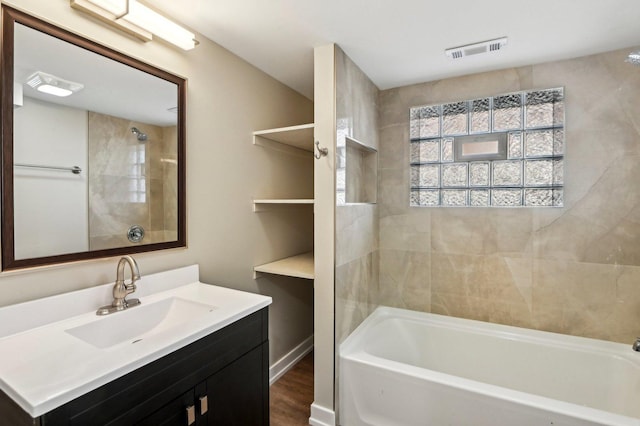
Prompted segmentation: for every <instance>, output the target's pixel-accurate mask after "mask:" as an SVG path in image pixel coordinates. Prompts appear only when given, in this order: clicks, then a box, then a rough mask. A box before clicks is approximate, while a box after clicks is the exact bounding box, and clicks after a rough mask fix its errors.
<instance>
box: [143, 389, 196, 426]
mask: <svg viewBox="0 0 640 426" xmlns="http://www.w3.org/2000/svg"><path fill="white" fill-rule="evenodd" d="M194 400H195V398H194V391H193V389H192V390H190V391H189V392H186V393H185V394H183V395H182V396H181V397H179V398H176V399H174V400H173V401H171V402H170V403H168V404H167V405H165V406H164V407H162V408H160V409H159V410H158V411H156V412H155V413H153V414H151V415H150V416H148V417H146V418H144V419H143V420H142V421H140V422H139V423H137V425H138V426H189V425H193V426H195V425H196V418H197V412H196V406H195V404H194ZM190 416H193V417H192V419H193V422H191V419H190Z"/></svg>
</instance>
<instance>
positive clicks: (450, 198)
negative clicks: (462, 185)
mask: <svg viewBox="0 0 640 426" xmlns="http://www.w3.org/2000/svg"><path fill="white" fill-rule="evenodd" d="M442 205H443V206H449V207H464V206H466V205H467V190H466V189H443V190H442Z"/></svg>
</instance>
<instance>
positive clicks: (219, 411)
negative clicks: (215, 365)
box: [206, 344, 269, 426]
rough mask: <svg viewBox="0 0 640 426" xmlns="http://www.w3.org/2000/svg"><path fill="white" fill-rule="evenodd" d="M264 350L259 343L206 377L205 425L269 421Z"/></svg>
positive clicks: (256, 425) (257, 424)
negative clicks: (206, 409) (207, 402)
mask: <svg viewBox="0 0 640 426" xmlns="http://www.w3.org/2000/svg"><path fill="white" fill-rule="evenodd" d="M268 350H269V349H268V345H267V344H263V345H261V346H259V347H257V348H255V349H254V350H252V351H251V352H249V353H247V354H246V355H244V356H242V357H241V358H239V359H238V360H236V361H234V362H233V363H231V364H229V365H228V366H226V367H225V368H223V369H222V370H220V371H219V372H218V373H216V374H214V375H213V376H211V377H210V378H209V379H207V394H208V400H209V412H208V419H207V422H206V424H207V425H211V426H222V425H224V426H266V425H268V424H269V380H268V374H269V372H268ZM265 359H266V360H267V362H266V363H265V362H264V361H265ZM265 375H266V377H265ZM265 379H266V380H265Z"/></svg>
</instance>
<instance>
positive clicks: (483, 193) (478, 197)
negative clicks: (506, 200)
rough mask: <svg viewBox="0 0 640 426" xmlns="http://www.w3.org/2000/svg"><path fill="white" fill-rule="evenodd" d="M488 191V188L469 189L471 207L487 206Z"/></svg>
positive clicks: (488, 203)
mask: <svg viewBox="0 0 640 426" xmlns="http://www.w3.org/2000/svg"><path fill="white" fill-rule="evenodd" d="M490 193H491V191H490V190H488V189H472V190H470V191H469V205H470V206H473V207H489V205H490V198H489V197H490Z"/></svg>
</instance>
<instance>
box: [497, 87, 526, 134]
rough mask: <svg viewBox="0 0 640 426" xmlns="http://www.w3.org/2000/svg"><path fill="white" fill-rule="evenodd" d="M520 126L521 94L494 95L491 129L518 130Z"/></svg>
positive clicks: (498, 130)
mask: <svg viewBox="0 0 640 426" xmlns="http://www.w3.org/2000/svg"><path fill="white" fill-rule="evenodd" d="M521 128H522V94H521V93H512V94H510V95H503V96H496V97H495V98H493V131H494V132H500V131H504V130H518V129H521Z"/></svg>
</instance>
